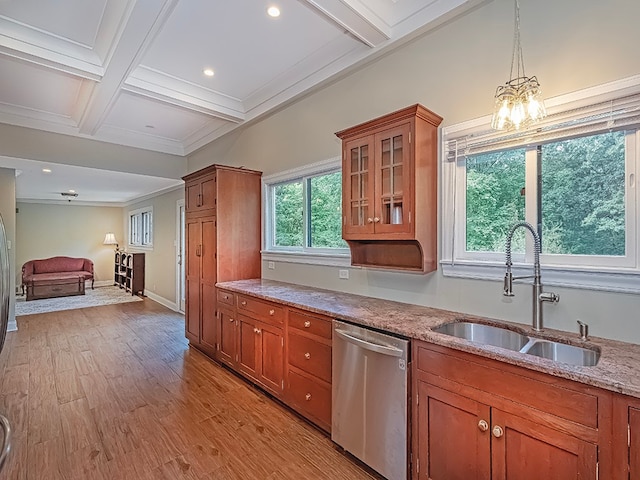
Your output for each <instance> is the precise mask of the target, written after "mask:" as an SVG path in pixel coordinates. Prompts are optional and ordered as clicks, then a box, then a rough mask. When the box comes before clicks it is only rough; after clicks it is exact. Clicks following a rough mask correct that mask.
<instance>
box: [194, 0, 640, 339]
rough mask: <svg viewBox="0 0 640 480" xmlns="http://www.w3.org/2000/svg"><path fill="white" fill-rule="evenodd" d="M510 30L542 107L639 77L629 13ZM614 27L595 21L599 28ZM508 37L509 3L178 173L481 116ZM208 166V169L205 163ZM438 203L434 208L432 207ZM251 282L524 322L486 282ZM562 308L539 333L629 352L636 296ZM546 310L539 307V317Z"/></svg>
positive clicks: (535, 7) (526, 8) (301, 155)
mask: <svg viewBox="0 0 640 480" xmlns="http://www.w3.org/2000/svg"><path fill="white" fill-rule="evenodd" d="M520 3H521V20H522V21H521V31H522V44H523V48H524V58H525V61H526V66H527V73H528V74H529V75H531V74H535V75H537V76H538V79H539V80H540V81H541V82H542V87H543V91H544V94H545V96H547V97H552V96H556V95H560V94H564V93H568V92H572V91H575V90H579V89H583V88H586V87H589V86H594V85H599V84H602V83H606V82H609V81H614V80H617V79H621V78H625V77H629V76H632V75H638V74H640V55H638V53H637V45H639V44H640V29H638V28H637V25H636V23H637V18H639V17H640V2H630V1H628V0H611V1H608V2H601V1H600V0H562V1H558V0H524V1H521V2H520ZM608 18H611V19H614V21H605V19H608ZM512 35H513V2H512V0H494V1H492V2H489V3H487V4H484V5H483V6H481V7H479V8H477V9H475V10H474V11H472V12H470V13H468V14H466V15H465V16H464V17H462V18H459V19H457V20H455V21H452V22H449V23H448V24H446V25H444V26H442V27H440V28H438V29H437V30H435V31H433V32H431V33H429V34H427V35H424V36H422V37H421V38H418V39H416V40H415V41H413V42H411V43H409V44H407V45H405V46H404V47H402V48H400V49H398V50H396V51H394V52H392V53H390V54H388V55H386V56H384V57H382V58H380V59H379V60H377V61H375V62H372V63H370V64H369V65H367V66H366V67H365V68H362V69H360V70H359V71H357V72H356V73H353V74H351V75H349V76H347V77H345V78H343V79H341V80H339V81H337V82H335V83H333V84H332V85H330V86H328V87H327V88H325V89H323V90H321V91H319V92H317V93H314V94H312V95H309V96H307V97H305V98H303V99H301V100H299V101H297V102H295V103H293V104H292V105H290V106H288V107H287V108H284V109H282V110H280V111H279V112H277V113H276V114H273V115H272V116H270V117H268V118H266V119H265V120H263V121H261V122H258V123H256V124H254V125H252V126H250V127H248V128H246V129H244V130H243V131H242V132H235V133H232V134H230V135H227V136H226V137H223V138H222V139H219V140H218V141H216V142H213V143H212V144H210V145H208V146H206V147H204V148H203V149H201V150H200V151H198V152H196V153H194V154H193V155H191V156H190V157H189V163H188V170H189V171H194V170H197V169H199V168H201V167H203V166H205V165H208V164H210V163H212V161H213V162H215V163H224V164H230V165H245V166H246V167H248V168H254V169H257V170H261V171H263V172H264V173H265V174H271V173H276V172H280V171H283V170H286V169H289V168H293V167H297V166H301V165H306V164H310V163H313V162H317V161H320V160H323V159H327V158H331V157H335V156H337V155H339V154H340V142H339V141H338V139H337V138H336V137H335V135H334V132H336V131H338V130H340V129H343V128H345V127H349V126H352V125H354V124H357V123H359V122H362V121H365V120H368V119H371V118H373V117H376V116H379V115H382V114H384V113H387V112H390V111H393V110H396V109H399V108H402V107H405V106H407V105H411V104H414V103H422V104H423V105H425V106H427V107H428V108H430V109H432V110H433V111H435V112H436V113H438V114H440V115H442V116H443V117H444V122H443V126H446V125H451V124H454V123H458V122H461V121H465V120H470V119H473V118H477V117H480V116H484V115H487V114H489V113H491V109H492V108H493V94H494V92H495V88H496V86H497V85H499V84H502V83H503V82H505V81H506V80H507V76H508V74H509V65H510V54H511V47H512ZM212 159H213V160H212ZM441 204H442V202H440V205H441ZM262 271H263V276H265V277H268V278H273V279H277V280H283V281H289V282H293V283H301V284H305V285H312V286H318V287H322V288H328V289H334V290H336V289H337V290H344V291H349V292H353V293H359V294H364V295H371V296H374V297H380V298H389V299H395V300H400V301H404V302H410V303H417V304H422V305H431V306H436V307H442V308H446V309H450V310H456V311H461V312H469V313H476V314H481V315H486V316H490V317H495V318H501V319H508V320H513V321H518V322H523V323H529V322H530V315H531V292H530V287H526V286H518V287H517V290H516V297H515V298H514V299H513V300H512V301H511V302H505V301H504V299H503V297H502V295H501V285H500V284H499V283H497V282H490V281H477V280H461V279H454V278H445V277H443V276H442V274H441V273H440V271H438V272H436V273H434V274H430V275H425V276H422V275H414V274H402V273H390V272H383V271H377V270H373V269H351V278H350V280H345V281H343V280H338V269H337V268H329V267H318V266H303V265H294V264H285V263H277V264H276V269H275V270H268V269H267V268H266V265H263V269H262ZM554 290H556V291H558V293H560V294H561V296H562V300H561V302H560V303H559V304H558V305H557V306H545V310H546V312H545V315H546V323H547V325H548V326H550V327H555V328H560V329H563V330H570V331H575V330H576V327H575V321H576V319H578V318H580V319H582V320H584V321H585V322H587V323H589V324H591V333H592V334H593V335H598V336H604V337H609V338H618V339H622V340H626V341H632V342H636V343H640V328H638V326H637V325H636V321H635V319H636V318H637V312H638V311H639V310H640V296H638V295H625V294H609V293H602V292H590V291H585V290H580V289H566V288H565V289H556V288H554ZM547 307H548V308H547Z"/></svg>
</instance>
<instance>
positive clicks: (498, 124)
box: [491, 0, 547, 130]
mask: <svg viewBox="0 0 640 480" xmlns="http://www.w3.org/2000/svg"><path fill="white" fill-rule="evenodd" d="M514 66H515V76H514ZM546 115H547V112H546V110H545V108H544V100H543V99H542V92H541V90H540V83H538V79H537V78H536V77H535V76H532V77H527V75H526V74H525V71H524V59H523V57H522V46H521V44H520V5H519V4H518V0H515V29H514V38H513V52H512V54H511V71H510V73H509V80H508V81H507V82H506V83H505V84H504V85H500V86H499V87H498V88H497V89H496V94H495V107H494V113H493V118H492V119H491V126H492V127H493V128H494V129H496V130H511V129H516V130H518V129H520V128H526V127H528V126H529V125H531V124H533V123H535V122H537V121H539V120H541V119H543V118H544V117H545V116H546Z"/></svg>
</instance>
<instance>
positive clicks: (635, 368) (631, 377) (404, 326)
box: [217, 279, 640, 398]
mask: <svg viewBox="0 0 640 480" xmlns="http://www.w3.org/2000/svg"><path fill="white" fill-rule="evenodd" d="M217 286H218V287H220V288H225V289H227V290H230V291H233V292H237V293H244V294H249V295H253V296H255V297H259V298H262V299H265V300H274V301H278V302H281V303H283V304H286V305H289V306H292V307H298V308H302V309H304V310H308V311H311V312H316V313H319V314H322V315H327V316H329V317H332V318H338V319H343V320H348V321H350V322H353V323H357V324H360V325H364V326H370V327H373V328H377V329H379V330H384V331H388V332H392V333H396V334H399V335H403V336H405V337H409V338H413V339H418V340H424V341H427V342H431V343H434V344H438V345H442V346H445V347H451V348H454V349H456V350H462V351H465V352H470V353H474V354H478V355H481V356H484V357H488V358H493V359H496V360H499V361H502V362H506V363H510V364H513V365H518V366H521V367H525V368H528V369H531V370H536V371H539V372H543V373H548V374H551V375H555V376H558V377H562V378H566V379H569V380H574V381H577V382H581V383H584V384H588V385H592V386H595V387H600V388H604V389H607V390H611V391H614V392H619V393H623V394H626V395H631V396H634V397H637V398H640V345H636V344H632V343H625V342H620V341H615V340H608V339H605V338H598V337H589V340H588V341H586V342H585V341H582V340H580V338H579V336H578V334H575V333H569V332H563V331H560V330H553V329H545V330H544V332H534V331H533V329H532V328H531V327H530V326H527V325H523V324H520V323H511V322H505V321H501V320H494V319H490V318H484V317H477V316H473V315H469V314H464V313H458V312H452V311H448V310H440V309H436V308H429V307H423V306H419V305H412V304H407V303H400V302H394V301H391V300H381V299H377V298H372V297H365V296H362V295H354V294H350V293H342V292H334V291H331V290H322V289H319V288H313V287H305V286H301V285H294V284H289V283H284V282H277V281H273V280H263V279H254V280H238V281H233V282H223V283H218V284H217ZM461 319H465V320H472V321H478V322H480V323H485V324H488V325H499V326H501V327H506V328H508V329H512V330H516V331H518V332H520V333H524V334H525V335H530V336H535V337H537V338H543V339H548V340H556V341H561V342H563V343H570V344H573V345H579V346H585V347H589V348H596V349H599V350H600V360H599V362H598V364H597V365H596V366H594V367H578V366H573V365H568V364H564V363H559V362H554V361H552V360H547V359H544V358H539V357H535V356H533V355H528V354H525V353H519V352H513V351H510V350H506V349H503V348H499V347H492V346H485V345H479V344H477V343H472V342H469V341H467V340H464V339H460V338H456V337H452V336H450V335H445V334H442V333H437V332H434V331H432V329H433V328H435V327H438V326H440V325H443V324H445V323H450V322H453V321H456V320H461Z"/></svg>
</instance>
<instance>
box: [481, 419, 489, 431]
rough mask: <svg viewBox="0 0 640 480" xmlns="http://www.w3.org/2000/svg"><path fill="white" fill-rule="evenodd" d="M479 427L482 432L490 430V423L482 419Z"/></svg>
mask: <svg viewBox="0 0 640 480" xmlns="http://www.w3.org/2000/svg"><path fill="white" fill-rule="evenodd" d="M478 428H479V429H480V431H481V432H486V431H487V430H489V424H488V423H487V422H486V421H485V420H480V421H479V422H478Z"/></svg>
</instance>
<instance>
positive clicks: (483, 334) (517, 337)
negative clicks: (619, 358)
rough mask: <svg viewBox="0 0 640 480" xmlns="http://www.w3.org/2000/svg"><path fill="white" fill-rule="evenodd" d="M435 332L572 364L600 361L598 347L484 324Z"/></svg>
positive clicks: (460, 325)
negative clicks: (594, 348) (538, 336)
mask: <svg viewBox="0 0 640 480" xmlns="http://www.w3.org/2000/svg"><path fill="white" fill-rule="evenodd" d="M433 331H434V332H437V333H443V334H445V335H451V336H452V337H457V338H462V339H464V340H469V341H470V342H475V343H479V344H482V345H491V346H494V347H500V348H505V349H507V350H513V351H515V352H520V353H526V354H528V355H533V356H535V357H540V358H546V359H549V360H553V361H555V362H560V363H567V364H569V365H577V366H583V367H593V366H594V365H596V364H597V363H598V360H600V352H599V351H597V350H593V349H590V348H584V347H578V346H575V345H567V344H566V343H560V342H553V341H551V340H543V339H540V338H536V337H530V336H527V335H523V334H521V333H518V332H514V331H513V330H508V329H506V328H502V327H497V326H494V325H485V324H483V323H474V322H453V323H446V324H444V325H441V326H440V327H437V328H434V329H433Z"/></svg>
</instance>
